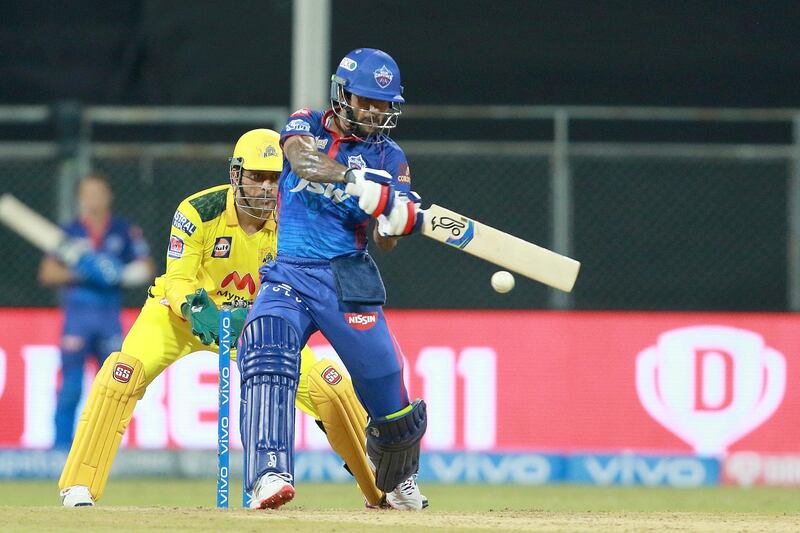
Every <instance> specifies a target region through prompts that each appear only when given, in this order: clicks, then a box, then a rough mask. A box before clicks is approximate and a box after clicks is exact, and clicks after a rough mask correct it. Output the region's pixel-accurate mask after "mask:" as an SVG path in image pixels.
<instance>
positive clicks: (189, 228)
mask: <svg viewBox="0 0 800 533" xmlns="http://www.w3.org/2000/svg"><path fill="white" fill-rule="evenodd" d="M172 226H173V227H175V228H176V229H179V230H181V231H182V232H184V233H185V234H186V235H188V236H189V237H191V236H192V234H193V233H194V232H195V231H197V226H195V225H194V224H192V221H191V220H189V219H188V218H187V217H186V215H184V214H183V213H181V212H180V211H175V216H174V217H172Z"/></svg>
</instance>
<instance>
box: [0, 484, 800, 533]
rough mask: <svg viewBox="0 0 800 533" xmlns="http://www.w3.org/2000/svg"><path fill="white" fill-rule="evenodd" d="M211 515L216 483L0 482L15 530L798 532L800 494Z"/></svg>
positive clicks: (666, 493) (333, 506) (308, 505)
mask: <svg viewBox="0 0 800 533" xmlns="http://www.w3.org/2000/svg"><path fill="white" fill-rule="evenodd" d="M232 488H233V495H232V503H233V504H234V509H231V510H228V511H223V510H220V511H218V510H216V509H214V508H213V507H214V503H215V486H214V480H213V479H207V480H175V479H142V480H112V481H111V482H110V483H109V485H108V487H107V490H106V494H105V496H104V497H103V499H102V501H101V502H100V506H99V507H98V508H95V509H63V508H60V507H59V504H60V499H59V497H58V489H57V487H56V483H55V481H46V482H43V481H13V482H2V483H0V502H2V504H1V505H2V506H0V520H2V523H3V524H4V526H3V530H4V531H5V530H11V531H47V530H50V531H83V532H87V531H115V532H116V533H119V532H120V531H130V530H141V529H145V528H146V529H148V530H163V531H176V530H185V531H221V530H223V529H227V530H229V531H236V532H237V533H240V532H241V531H264V530H265V528H266V527H267V526H268V528H269V530H270V531H292V532H293V533H301V532H305V531H309V532H314V533H321V532H322V531H351V530H359V531H373V530H375V531H377V530H379V529H380V530H382V531H386V530H387V528H389V529H390V530H392V531H420V530H421V529H423V530H429V529H435V530H447V531H449V530H458V531H481V530H482V531H486V530H487V529H501V530H516V531H520V530H536V531H589V530H592V531H729V530H735V531H800V490H799V489H792V488H761V487H758V488H751V489H741V488H735V487H713V488H703V489H666V488H664V489H661V488H641V487H636V488H634V487H610V488H599V487H589V486H574V485H562V486H544V487H521V486H508V485H504V486H485V485H458V486H452V485H425V486H424V487H423V492H424V493H425V494H426V495H427V496H428V498H429V499H430V502H431V506H430V507H429V508H428V509H426V510H425V511H424V512H422V513H398V512H391V511H389V512H375V511H372V512H370V511H365V510H364V508H363V499H362V498H361V496H360V493H359V492H358V489H357V488H356V487H355V485H350V484H347V485H337V484H302V483H301V484H299V485H298V487H297V489H298V492H297V497H296V498H295V500H294V501H293V502H292V503H291V504H289V505H288V506H286V507H285V508H284V509H282V510H280V511H271V512H264V511H244V510H241V509H238V506H239V505H240V504H241V497H240V492H239V489H240V485H238V484H237V483H233V484H232Z"/></svg>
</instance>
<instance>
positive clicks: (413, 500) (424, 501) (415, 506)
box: [386, 474, 428, 511]
mask: <svg viewBox="0 0 800 533" xmlns="http://www.w3.org/2000/svg"><path fill="white" fill-rule="evenodd" d="M386 503H388V504H389V506H390V507H391V508H392V509H397V510H398V511H421V510H423V509H425V508H426V507H427V506H428V498H426V497H425V496H423V495H422V492H420V490H419V485H417V475H416V474H414V475H412V476H411V477H409V478H408V479H407V480H405V481H403V482H402V483H400V484H399V485H397V487H395V489H394V490H393V491H392V492H387V493H386Z"/></svg>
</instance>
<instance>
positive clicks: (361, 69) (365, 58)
mask: <svg viewBox="0 0 800 533" xmlns="http://www.w3.org/2000/svg"><path fill="white" fill-rule="evenodd" d="M332 82H333V83H331V94H332V96H335V94H334V92H335V91H336V90H337V85H340V86H341V87H342V88H343V89H344V90H345V91H347V92H350V93H353V94H355V95H358V96H362V97H364V98H374V99H375V100H383V101H386V102H393V103H395V104H402V103H404V102H405V99H403V96H402V94H403V86H402V85H400V68H399V67H398V66H397V63H396V62H395V60H394V59H392V56H390V55H389V54H387V53H386V52H384V51H382V50H377V49H375V48H357V49H355V50H353V51H352V52H350V53H348V54H347V55H346V56H344V58H343V59H342V60H341V61H340V62H339V67H338V68H337V69H336V73H335V74H334V75H333V76H332Z"/></svg>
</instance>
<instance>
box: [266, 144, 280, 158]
mask: <svg viewBox="0 0 800 533" xmlns="http://www.w3.org/2000/svg"><path fill="white" fill-rule="evenodd" d="M264 157H278V151H277V150H275V147H274V146H272V145H269V146H267V149H266V150H264Z"/></svg>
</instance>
